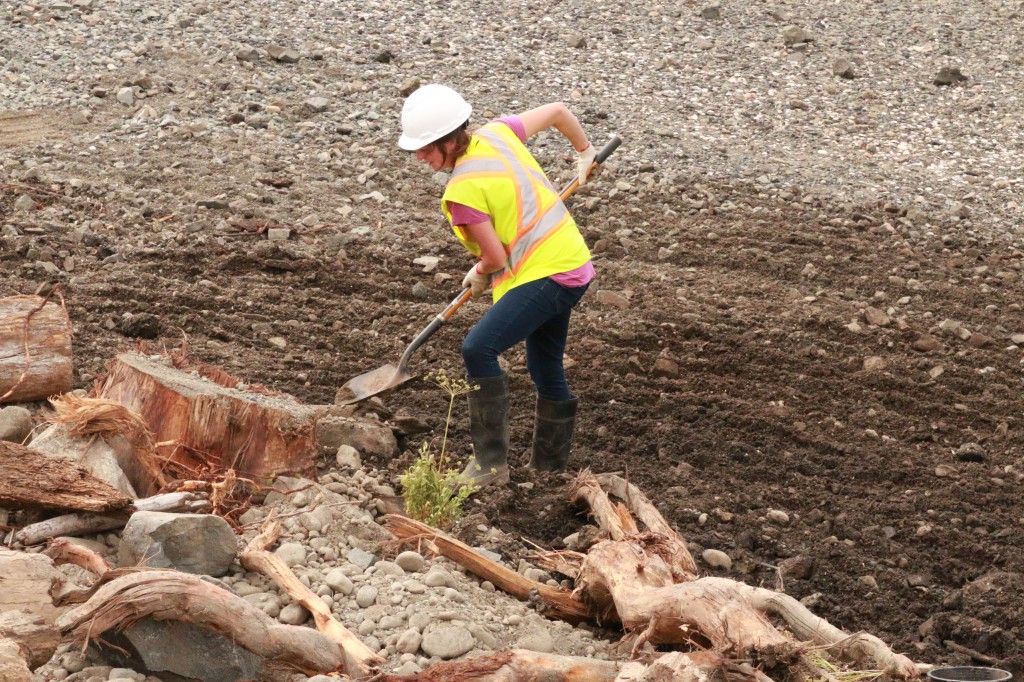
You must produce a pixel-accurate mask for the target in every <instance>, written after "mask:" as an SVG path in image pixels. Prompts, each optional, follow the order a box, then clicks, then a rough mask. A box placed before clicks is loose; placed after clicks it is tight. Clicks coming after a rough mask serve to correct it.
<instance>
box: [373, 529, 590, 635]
mask: <svg viewBox="0 0 1024 682" xmlns="http://www.w3.org/2000/svg"><path fill="white" fill-rule="evenodd" d="M384 521H385V523H384V527H385V528H387V529H388V530H389V531H391V532H392V533H393V534H394V535H395V536H396V537H398V538H399V539H411V538H417V539H424V540H427V541H429V542H432V543H433V544H434V545H435V546H436V547H437V551H438V552H439V553H440V554H441V555H442V556H444V557H446V558H448V559H451V560H452V561H454V562H455V563H457V564H459V565H460V566H463V567H464V568H466V569H467V570H469V571H471V572H472V573H473V574H474V575H476V576H478V577H480V578H482V579H484V580H489V581H490V582H492V583H494V585H495V587H497V588H499V589H501V590H503V591H504V592H507V593H509V594H511V595H513V596H515V597H518V598H519V599H524V600H525V599H533V598H534V597H535V596H536V597H537V598H539V599H540V601H541V602H542V606H543V608H542V610H541V612H542V613H545V614H546V615H550V616H552V617H554V618H560V619H562V620H566V621H569V622H580V621H584V620H589V619H591V618H592V617H593V615H594V614H593V611H592V610H591V609H590V607H589V606H588V605H587V604H586V603H585V602H583V601H581V600H580V599H579V598H577V597H576V596H574V595H573V593H571V592H569V591H568V590H565V589H562V588H560V587H551V586H550V585H544V584H541V583H538V582H534V581H533V580H527V579H526V578H525V577H523V576H521V575H519V574H518V573H516V572H515V571H513V570H512V569H510V568H507V567H505V566H502V565H500V564H497V563H495V562H493V561H491V560H490V559H488V558H487V557H485V556H483V555H482V554H480V553H479V552H476V551H474V550H473V549H472V548H471V547H469V546H468V545H466V544H465V543H463V542H460V541H459V540H456V539H455V538H453V537H451V536H450V535H448V534H446V533H444V532H442V531H439V530H437V529H436V528H432V527H431V526H428V525H427V524H425V523H420V522H419V521H416V520H414V519H410V518H408V517H406V516H401V515H398V514H388V515H387V516H385V517H384Z"/></svg>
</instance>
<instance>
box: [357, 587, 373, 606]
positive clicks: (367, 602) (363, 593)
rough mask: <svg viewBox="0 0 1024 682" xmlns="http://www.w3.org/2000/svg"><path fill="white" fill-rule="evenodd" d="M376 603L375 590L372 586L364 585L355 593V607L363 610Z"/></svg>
mask: <svg viewBox="0 0 1024 682" xmlns="http://www.w3.org/2000/svg"><path fill="white" fill-rule="evenodd" d="M376 602H377V588H376V587H373V586H372V585H364V586H363V587H360V588H359V590H358V591H357V592H356V605H357V606H359V608H362V609H365V608H369V607H370V606H373V605H374V604H375V603H376Z"/></svg>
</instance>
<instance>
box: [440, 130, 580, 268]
mask: <svg viewBox="0 0 1024 682" xmlns="http://www.w3.org/2000/svg"><path fill="white" fill-rule="evenodd" d="M476 134H477V135H478V136H479V137H481V138H483V139H484V140H486V141H487V143H488V144H490V145H491V147H492V148H493V149H494V151H496V152H497V153H498V154H499V155H501V157H502V158H503V160H502V161H497V160H494V159H489V158H477V159H467V160H466V161H465V162H463V163H460V164H459V165H458V166H457V167H456V169H455V171H454V172H453V173H452V180H453V181H455V180H456V179H458V180H465V179H467V178H466V176H468V175H471V174H472V175H477V174H488V175H489V174H491V173H493V172H495V171H496V170H498V169H499V167H500V170H501V171H503V172H511V173H512V176H513V178H514V179H515V187H516V194H517V201H516V204H517V209H518V213H519V215H518V220H517V221H516V223H517V225H518V226H519V229H518V231H517V233H516V236H515V238H514V239H513V240H512V241H511V243H509V244H508V245H506V247H505V251H506V253H507V254H508V265H506V266H505V270H504V271H502V273H501V274H500V275H498V276H497V277H495V279H494V286H497V285H498V284H499V283H500V282H501V281H503V280H505V279H507V278H509V277H512V276H514V274H515V273H516V272H518V270H519V269H520V268H521V267H522V265H523V263H524V262H525V258H526V256H527V255H528V254H529V253H531V252H532V251H533V250H534V249H535V248H536V247H537V246H538V245H539V244H540V243H541V242H542V241H543V240H544V238H545V236H547V235H548V234H549V233H550V232H551V231H552V230H554V229H555V228H557V227H558V226H559V225H561V224H562V222H564V221H565V219H566V218H568V217H569V210H568V209H567V208H566V207H565V204H563V203H562V201H561V199H560V198H558V193H557V192H555V189H554V187H552V186H551V183H550V182H548V179H547V178H546V177H545V176H544V174H543V173H541V172H540V171H538V170H537V169H535V168H528V167H527V166H525V165H523V163H522V162H521V161H520V160H519V158H518V157H517V156H516V153H515V151H513V150H512V149H511V147H509V145H508V143H506V142H505V140H503V139H501V136H500V135H499V134H498V133H496V132H494V131H493V130H487V129H486V128H484V129H481V130H479V131H478V132H477V133H476ZM538 184H539V185H541V186H542V187H544V188H546V189H547V190H548V191H549V192H550V193H551V194H552V195H553V196H554V197H555V201H554V203H553V204H551V205H550V206H548V207H547V208H546V210H544V211H541V210H540V208H539V207H538V204H539V203H540V201H539V198H538V196H537V195H538V191H537V189H538V188H537V187H536V185H538Z"/></svg>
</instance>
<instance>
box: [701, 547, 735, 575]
mask: <svg viewBox="0 0 1024 682" xmlns="http://www.w3.org/2000/svg"><path fill="white" fill-rule="evenodd" d="M701 558H702V559H704V563H706V564H707V565H708V566H710V567H711V568H721V569H723V570H725V571H728V570H730V569H732V559H730V558H729V555H728V554H726V553H725V552H723V551H721V550H717V549H705V550H704V551H703V552H702V553H701Z"/></svg>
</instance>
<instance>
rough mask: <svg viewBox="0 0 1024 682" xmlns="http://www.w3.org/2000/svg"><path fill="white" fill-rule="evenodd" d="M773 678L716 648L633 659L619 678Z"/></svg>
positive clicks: (748, 681)
mask: <svg viewBox="0 0 1024 682" xmlns="http://www.w3.org/2000/svg"><path fill="white" fill-rule="evenodd" d="M707 680H719V681H720V682H772V680H771V678H770V677H768V676H767V675H765V674H764V673H763V672H761V671H760V670H757V669H756V668H754V667H752V666H751V665H749V664H747V663H742V662H737V661H733V660H730V659H728V658H726V657H725V656H723V655H721V654H719V653H718V652H715V651H694V652H690V653H686V652H682V651H672V652H670V653H667V654H665V655H664V656H660V657H659V658H657V659H655V660H654V661H653V662H650V663H649V664H644V663H640V662H639V661H632V662H630V663H627V664H626V665H624V666H623V667H622V670H621V671H620V672H619V676H618V677H617V678H615V682H707Z"/></svg>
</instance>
